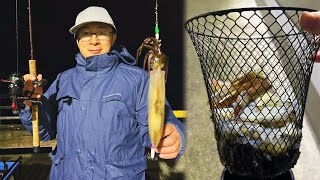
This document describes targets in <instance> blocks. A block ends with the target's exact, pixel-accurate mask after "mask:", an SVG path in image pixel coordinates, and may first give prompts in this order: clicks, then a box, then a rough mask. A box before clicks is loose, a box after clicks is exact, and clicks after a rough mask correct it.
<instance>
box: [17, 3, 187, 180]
mask: <svg viewBox="0 0 320 180" xmlns="http://www.w3.org/2000/svg"><path fill="white" fill-rule="evenodd" d="M69 31H70V33H71V34H73V35H74V36H75V38H76V42H77V45H78V48H79V51H80V53H78V54H77V55H76V61H77V65H76V67H75V68H72V69H69V70H67V71H65V72H62V73H60V74H59V75H58V77H57V79H56V80H55V81H54V82H53V83H52V84H51V86H50V87H49V88H48V90H47V91H46V92H45V93H44V94H43V95H42V89H41V88H40V87H37V88H36V90H35V95H34V97H37V98H40V100H41V102H42V104H41V105H40V106H39V117H40V118H39V134H40V137H41V140H42V141H48V140H50V139H53V138H55V137H56V134H57V136H58V137H57V147H56V149H55V150H54V151H53V152H52V153H51V158H52V167H51V172H50V179H52V180H55V179H57V180H61V179H67V180H70V179H76V180H78V179H86V180H87V179H94V180H98V179H126V180H128V179H145V170H146V157H145V155H144V152H145V147H151V142H150V138H149V134H148V124H147V116H148V102H147V99H148V98H147V96H148V95H147V94H148V93H147V92H148V84H149V83H148V82H149V78H148V73H147V72H146V71H145V70H142V69H141V68H139V67H137V66H135V59H134V58H133V57H132V56H131V55H130V54H129V53H128V51H127V50H126V49H125V48H124V47H119V46H116V45H114V43H115V41H116V39H117V34H116V32H117V30H116V27H115V25H114V23H113V20H112V18H111V17H110V15H109V13H108V12H107V10H106V9H104V8H102V7H96V6H92V7H88V8H87V9H85V10H83V11H82V12H80V13H79V14H78V16H77V18H76V22H75V25H74V26H73V27H71V29H70V30H69ZM24 79H25V81H26V83H25V89H26V90H31V89H32V84H31V81H32V80H34V79H35V77H32V76H31V75H25V76H24ZM37 79H38V80H41V79H42V76H41V75H39V76H38V77H37ZM25 104H26V108H25V109H23V110H22V111H21V114H20V118H21V121H22V123H23V124H24V125H25V126H26V127H27V129H28V130H29V131H32V127H31V111H30V108H29V107H30V106H31V103H30V102H28V101H25ZM165 120H166V124H165V127H164V131H163V138H162V140H161V142H160V145H159V147H158V149H157V151H158V153H160V158H163V159H172V158H177V157H179V156H180V155H181V154H182V153H183V152H184V148H185V147H184V146H185V140H184V127H183V124H182V123H181V122H180V121H179V120H177V119H176V118H175V116H174V114H173V112H172V110H171V108H170V105H169V104H168V103H166V113H165Z"/></svg>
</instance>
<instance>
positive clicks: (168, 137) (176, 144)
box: [157, 124, 181, 159]
mask: <svg viewBox="0 0 320 180" xmlns="http://www.w3.org/2000/svg"><path fill="white" fill-rule="evenodd" d="M180 143H181V140H180V134H179V131H178V130H177V128H176V127H175V126H174V125H172V124H165V126H164V128H163V133H162V139H161V141H160V143H159V145H158V147H157V153H160V155H159V157H160V158H162V159H173V158H176V157H177V156H178V154H179V151H180V146H181V145H180Z"/></svg>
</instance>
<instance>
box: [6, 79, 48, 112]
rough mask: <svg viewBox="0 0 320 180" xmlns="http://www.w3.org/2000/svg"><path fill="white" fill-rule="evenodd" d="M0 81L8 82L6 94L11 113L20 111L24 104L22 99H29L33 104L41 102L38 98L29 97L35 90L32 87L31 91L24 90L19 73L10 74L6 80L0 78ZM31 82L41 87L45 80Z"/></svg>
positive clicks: (45, 82)
mask: <svg viewBox="0 0 320 180" xmlns="http://www.w3.org/2000/svg"><path fill="white" fill-rule="evenodd" d="M1 82H4V83H9V85H8V95H9V98H10V100H11V108H12V113H13V114H19V113H20V112H21V109H22V108H24V106H25V105H24V103H23V101H24V100H29V101H31V102H32V103H35V104H39V103H41V102H40V101H39V100H38V99H34V98H31V97H32V95H33V94H34V92H35V88H34V87H33V90H32V91H24V89H23V87H24V80H23V76H22V75H21V74H16V73H13V74H10V75H9V77H8V79H7V80H1ZM32 84H33V85H37V86H39V87H43V86H45V85H46V84H47V80H46V79H42V80H41V81H38V80H34V81H33V82H32Z"/></svg>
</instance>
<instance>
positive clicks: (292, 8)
mask: <svg viewBox="0 0 320 180" xmlns="http://www.w3.org/2000/svg"><path fill="white" fill-rule="evenodd" d="M261 10H265V11H271V10H282V11H284V10H294V11H309V12H315V11H317V10H315V9H311V8H302V7H291V6H280V7H276V6H260V7H246V8H232V9H225V10H218V11H210V12H207V13H203V14H199V15H197V16H195V17H193V18H190V19H188V20H187V21H186V22H185V23H184V26H185V28H186V27H187V24H189V23H190V22H191V21H193V20H195V19H198V18H201V17H204V16H208V15H213V16H217V15H218V16H222V15H226V14H229V13H231V12H239V13H240V12H245V11H261Z"/></svg>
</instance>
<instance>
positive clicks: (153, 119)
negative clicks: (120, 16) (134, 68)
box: [136, 37, 168, 158]
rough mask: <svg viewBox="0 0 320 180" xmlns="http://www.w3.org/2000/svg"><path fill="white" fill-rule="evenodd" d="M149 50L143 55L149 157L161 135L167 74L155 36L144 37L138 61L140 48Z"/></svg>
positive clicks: (164, 56)
mask: <svg viewBox="0 0 320 180" xmlns="http://www.w3.org/2000/svg"><path fill="white" fill-rule="evenodd" d="M143 48H147V49H148V50H149V52H148V53H147V54H146V55H145V57H144V61H143V69H145V67H146V65H147V67H148V74H149V77H150V82H149V91H148V128H149V136H150V140H151V143H152V147H151V158H154V157H155V149H156V148H157V146H158V145H159V142H160V140H161V137H162V132H163V126H164V115H165V82H166V79H167V74H168V66H167V56H166V55H165V54H163V53H162V52H161V50H160V44H159V41H158V40H157V39H156V38H153V37H149V38H146V39H145V40H144V41H143V43H142V44H141V46H140V47H139V49H138V51H137V56H136V60H137V61H138V59H139V56H140V55H141V52H142V49H143ZM137 64H138V63H137Z"/></svg>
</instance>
